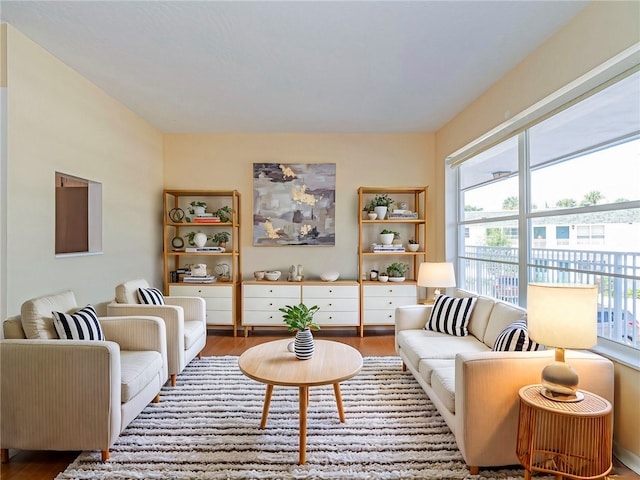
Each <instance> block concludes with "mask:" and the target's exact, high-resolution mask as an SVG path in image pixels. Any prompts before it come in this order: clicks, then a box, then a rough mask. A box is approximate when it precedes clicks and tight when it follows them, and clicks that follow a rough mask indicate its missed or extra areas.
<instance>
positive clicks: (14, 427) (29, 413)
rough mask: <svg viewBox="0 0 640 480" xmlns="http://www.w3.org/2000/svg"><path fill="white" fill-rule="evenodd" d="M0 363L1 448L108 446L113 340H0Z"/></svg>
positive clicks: (116, 377)
mask: <svg viewBox="0 0 640 480" xmlns="http://www.w3.org/2000/svg"><path fill="white" fill-rule="evenodd" d="M0 365H1V366H2V375H1V376H0V377H1V378H0V392H1V401H0V412H1V416H2V422H0V423H1V424H2V425H1V432H0V439H1V440H0V441H1V444H0V447H1V448H16V449H21V450H91V449H95V450H108V449H109V447H110V446H111V445H112V444H113V443H114V442H115V440H116V439H117V438H118V435H119V434H120V426H121V409H120V388H121V387H120V381H121V368H120V348H119V346H118V345H117V344H116V343H114V342H109V341H100V342H97V341H76V340H3V341H0ZM70 416H72V417H73V421H70Z"/></svg>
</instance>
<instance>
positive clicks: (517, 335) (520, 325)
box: [493, 318, 543, 352]
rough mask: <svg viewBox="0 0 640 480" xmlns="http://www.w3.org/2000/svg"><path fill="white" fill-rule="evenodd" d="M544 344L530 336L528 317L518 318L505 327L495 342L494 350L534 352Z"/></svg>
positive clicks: (541, 348)
mask: <svg viewBox="0 0 640 480" xmlns="http://www.w3.org/2000/svg"><path fill="white" fill-rule="evenodd" d="M535 350H543V346H542V345H540V344H539V343H537V342H534V341H533V340H531V339H530V338H529V330H528V328H527V319H526V318H521V319H520V320H516V321H515V322H513V323H512V324H511V325H509V326H508V327H507V328H505V329H504V330H503V331H502V332H500V335H498V338H496V341H495V343H494V344H493V351H494V352H533V351H535Z"/></svg>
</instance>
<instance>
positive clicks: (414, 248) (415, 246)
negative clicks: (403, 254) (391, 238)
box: [407, 243, 420, 252]
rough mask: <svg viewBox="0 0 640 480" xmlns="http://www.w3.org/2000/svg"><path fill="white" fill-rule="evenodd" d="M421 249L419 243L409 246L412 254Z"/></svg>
mask: <svg viewBox="0 0 640 480" xmlns="http://www.w3.org/2000/svg"><path fill="white" fill-rule="evenodd" d="M419 248H420V244H419V243H409V244H407V249H408V250H409V251H410V252H417V251H418V249H419Z"/></svg>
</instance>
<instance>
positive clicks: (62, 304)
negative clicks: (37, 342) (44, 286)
mask: <svg viewBox="0 0 640 480" xmlns="http://www.w3.org/2000/svg"><path fill="white" fill-rule="evenodd" d="M77 309H78V304H77V303H76V297H75V295H74V294H73V292H72V291H71V290H68V291H66V292H61V293H57V294H54V295H47V296H44V297H38V298H33V299H31V300H27V301H26V302H24V303H23V304H22V308H21V322H22V329H23V330H24V334H25V336H26V337H27V338H32V339H33V338H42V339H57V338H58V333H57V332H56V329H55V327H54V326H53V315H52V314H51V312H53V311H56V312H65V313H68V312H73V311H75V310H77Z"/></svg>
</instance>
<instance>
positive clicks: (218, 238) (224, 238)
mask: <svg viewBox="0 0 640 480" xmlns="http://www.w3.org/2000/svg"><path fill="white" fill-rule="evenodd" d="M230 239H231V234H230V233H229V232H218V233H216V234H214V235H213V237H211V240H212V241H213V242H215V243H217V244H218V246H219V247H222V248H226V246H227V242H228V241H229V240H230Z"/></svg>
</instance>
